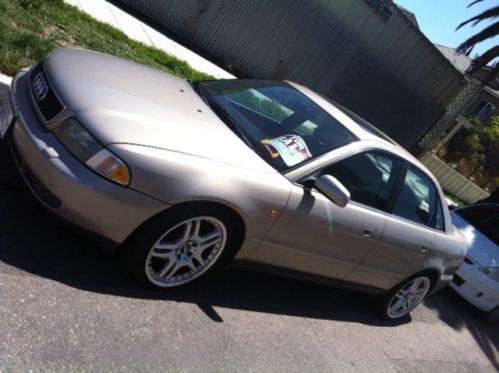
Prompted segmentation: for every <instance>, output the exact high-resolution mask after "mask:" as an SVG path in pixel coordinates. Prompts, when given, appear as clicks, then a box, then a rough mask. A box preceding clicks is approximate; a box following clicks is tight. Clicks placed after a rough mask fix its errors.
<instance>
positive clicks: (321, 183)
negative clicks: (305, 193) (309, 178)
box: [315, 175, 350, 207]
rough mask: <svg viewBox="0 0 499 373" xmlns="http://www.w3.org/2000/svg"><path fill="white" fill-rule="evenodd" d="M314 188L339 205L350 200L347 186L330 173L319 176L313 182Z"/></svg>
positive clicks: (341, 205)
mask: <svg viewBox="0 0 499 373" xmlns="http://www.w3.org/2000/svg"><path fill="white" fill-rule="evenodd" d="M315 188H316V189H317V190H318V191H319V192H321V193H322V194H324V195H325V196H326V197H327V198H328V199H330V200H331V201H332V202H333V203H334V204H335V205H338V206H339V207H345V206H346V205H347V203H348V201H350V192H349V191H348V190H347V188H345V187H344V186H343V184H342V183H340V182H339V181H338V179H336V178H335V177H332V176H330V175H322V176H321V177H319V178H318V179H317V181H316V182H315Z"/></svg>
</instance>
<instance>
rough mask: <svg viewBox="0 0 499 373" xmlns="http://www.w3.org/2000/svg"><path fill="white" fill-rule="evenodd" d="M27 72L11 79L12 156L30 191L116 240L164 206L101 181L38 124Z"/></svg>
mask: <svg viewBox="0 0 499 373" xmlns="http://www.w3.org/2000/svg"><path fill="white" fill-rule="evenodd" d="M28 82H29V79H28V74H27V73H25V72H21V73H19V74H18V75H16V77H15V78H14V80H13V82H12V91H11V101H12V105H13V111H14V115H15V123H14V126H13V128H12V130H11V139H12V144H13V148H14V152H13V153H14V158H15V160H16V163H17V166H18V169H19V171H20V172H21V175H22V176H23V178H24V180H25V181H26V183H27V184H28V186H29V188H30V189H31V191H32V192H33V194H34V195H35V196H36V197H37V198H38V199H39V200H40V202H42V204H44V205H45V206H46V207H47V208H49V209H50V210H51V211H53V212H54V213H56V214H57V215H59V216H61V217H62V218H64V219H66V220H68V221H70V222H72V223H74V224H76V225H78V226H80V227H82V228H84V229H85V230H88V231H90V232H93V233H95V234H97V235H99V236H102V237H104V238H106V239H108V240H111V241H114V242H116V243H122V242H123V241H124V240H125V239H126V238H127V237H128V236H129V235H130V233H132V232H133V231H134V230H135V229H136V228H137V227H138V226H139V225H140V224H142V223H143V222H144V221H146V220H147V219H149V218H150V217H152V216H153V215H155V214H156V213H158V212H160V211H162V210H164V209H165V208H167V207H169V206H168V205H165V204H164V203H163V202H160V201H158V200H156V199H154V198H151V197H149V196H146V195H144V194H142V193H140V192H138V191H135V190H133V189H130V188H125V187H122V186H119V185H116V184H114V183H112V182H109V181H107V180H105V179H104V178H102V177H100V176H98V175H97V174H96V173H94V172H92V171H91V170H90V169H88V168H87V167H85V166H84V165H83V164H81V163H80V162H79V161H78V160H77V159H76V158H74V157H73V156H72V155H71V154H70V153H69V152H68V151H67V150H66V149H65V148H64V147H63V146H62V144H61V143H60V142H59V141H58V140H57V138H56V137H55V136H54V135H53V134H52V133H51V132H48V131H46V130H45V129H44V128H42V124H41V122H40V120H39V119H38V117H37V116H36V114H35V112H34V110H33V107H32V104H31V101H30V98H29V92H28Z"/></svg>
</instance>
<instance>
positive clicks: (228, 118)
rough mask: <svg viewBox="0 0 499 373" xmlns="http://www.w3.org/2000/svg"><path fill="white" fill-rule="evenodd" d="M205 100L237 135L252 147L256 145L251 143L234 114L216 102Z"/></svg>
mask: <svg viewBox="0 0 499 373" xmlns="http://www.w3.org/2000/svg"><path fill="white" fill-rule="evenodd" d="M205 102H206V103H207V104H208V105H209V106H210V108H211V109H212V110H213V111H214V112H215V113H216V114H217V115H218V116H219V117H222V118H224V119H225V120H224V123H225V124H227V126H228V127H229V128H230V129H231V130H232V132H234V133H235V134H236V135H237V136H239V137H240V138H241V139H242V140H243V141H244V142H245V143H246V145H248V146H249V147H250V148H251V149H254V148H255V147H254V146H253V144H252V143H251V141H250V139H249V138H248V136H246V134H245V133H244V132H243V131H242V130H241V129H240V128H239V126H238V125H237V121H236V120H235V119H234V116H233V115H232V114H231V113H230V112H229V111H228V110H227V109H225V108H223V107H221V106H220V105H217V104H214V103H212V102H210V101H209V100H205Z"/></svg>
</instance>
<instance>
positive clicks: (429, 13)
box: [395, 0, 499, 57]
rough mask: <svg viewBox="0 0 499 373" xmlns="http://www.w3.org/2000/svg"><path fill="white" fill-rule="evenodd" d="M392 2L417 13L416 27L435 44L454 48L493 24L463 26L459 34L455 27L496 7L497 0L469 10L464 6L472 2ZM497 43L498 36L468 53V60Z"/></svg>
mask: <svg viewBox="0 0 499 373" xmlns="http://www.w3.org/2000/svg"><path fill="white" fill-rule="evenodd" d="M395 3H397V4H399V5H401V6H403V7H404V8H406V9H408V10H410V11H411V12H413V13H414V14H416V19H417V20H418V24H419V28H420V29H421V31H423V33H424V34H425V35H426V36H427V37H428V39H430V40H431V41H432V42H433V43H434V44H440V45H444V46H446V47H452V48H456V47H457V46H458V45H459V44H460V43H461V42H463V41H464V40H466V39H467V38H468V37H469V36H471V35H473V34H475V33H477V32H478V31H480V30H482V29H483V28H484V27H486V26H488V25H490V24H491V23H492V22H480V23H479V24H478V25H476V26H474V27H471V26H469V25H466V26H463V27H462V28H461V29H459V30H458V31H456V27H457V26H458V25H459V24H460V23H461V22H463V21H465V20H467V19H469V18H471V17H473V16H475V15H477V14H479V13H482V12H483V11H484V10H486V9H488V8H491V7H493V6H496V5H497V4H498V3H499V0H483V1H482V2H480V3H477V4H475V5H473V6H472V7H470V8H466V7H467V6H468V4H470V3H471V0H395ZM498 44H499V37H498V36H496V37H495V38H492V39H488V40H487V41H485V42H482V43H479V44H477V46H476V47H475V48H474V49H473V51H472V52H471V57H473V56H474V55H475V54H476V53H479V54H481V53H483V52H485V51H486V50H487V49H490V48H492V47H493V46H494V45H498Z"/></svg>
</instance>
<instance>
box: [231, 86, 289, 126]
mask: <svg viewBox="0 0 499 373" xmlns="http://www.w3.org/2000/svg"><path fill="white" fill-rule="evenodd" d="M227 97H229V98H230V99H232V100H234V101H236V102H238V103H240V104H242V105H244V106H246V107H249V108H250V109H253V110H255V111H256V112H258V113H260V114H263V115H265V116H267V117H269V118H272V119H274V120H276V121H278V122H279V123H280V122H282V121H283V120H284V119H285V118H287V117H289V115H290V114H291V113H290V111H289V110H288V109H286V108H285V107H284V106H282V105H280V104H279V103H278V102H276V101H274V100H272V99H271V98H267V97H264V96H261V97H259V96H257V95H256V94H255V93H254V92H252V91H250V90H237V91H234V92H231V93H228V94H227Z"/></svg>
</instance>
